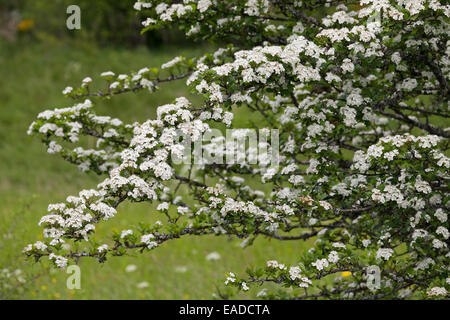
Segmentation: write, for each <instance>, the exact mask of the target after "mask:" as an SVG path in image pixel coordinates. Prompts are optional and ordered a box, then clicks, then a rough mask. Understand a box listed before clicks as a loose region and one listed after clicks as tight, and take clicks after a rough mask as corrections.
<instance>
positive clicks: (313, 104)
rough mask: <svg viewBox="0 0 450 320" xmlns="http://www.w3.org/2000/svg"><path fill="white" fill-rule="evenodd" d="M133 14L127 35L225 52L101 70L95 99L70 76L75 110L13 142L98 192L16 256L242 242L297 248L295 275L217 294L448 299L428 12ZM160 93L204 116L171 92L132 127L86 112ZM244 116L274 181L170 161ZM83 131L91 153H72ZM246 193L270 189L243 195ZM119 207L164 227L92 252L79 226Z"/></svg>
mask: <svg viewBox="0 0 450 320" xmlns="http://www.w3.org/2000/svg"><path fill="white" fill-rule="evenodd" d="M135 9H136V10H138V11H140V12H141V14H142V15H144V16H145V17H147V18H146V19H145V20H144V21H143V25H144V31H145V30H149V29H151V28H160V27H165V26H168V25H178V26H179V27H180V28H181V29H182V30H184V31H185V33H186V35H187V36H188V37H191V38H192V39H199V40H206V39H208V40H212V41H216V42H217V43H220V44H223V43H227V44H229V45H226V46H224V47H223V48H220V49H218V50H217V51H215V52H214V53H213V54H205V55H204V56H202V57H198V58H194V59H187V58H184V57H177V58H175V59H174V60H172V61H170V62H168V63H166V64H164V65H163V66H161V68H159V69H156V68H144V69H142V70H140V71H139V72H135V73H131V74H123V75H115V74H114V73H113V72H105V73H103V74H102V75H101V77H102V78H104V79H105V81H106V82H107V89H106V90H100V91H94V90H93V89H92V88H90V87H91V82H92V79H91V78H86V79H84V80H83V82H82V84H81V86H80V87H79V88H75V89H74V88H70V87H68V88H66V89H65V90H64V94H66V95H67V96H69V97H71V98H73V99H76V100H78V101H77V102H78V103H77V104H75V105H74V106H72V107H69V108H63V109H55V110H50V111H45V112H43V113H41V114H39V115H38V118H37V120H36V121H35V122H34V123H33V124H32V125H31V127H30V129H29V134H32V135H36V136H39V137H40V138H41V139H42V141H43V142H44V143H45V145H46V146H47V147H48V152H49V153H54V154H58V155H60V156H61V157H62V158H63V159H65V160H67V161H69V162H71V163H74V164H76V165H77V166H78V167H79V168H80V169H81V170H83V171H93V172H95V173H97V174H99V175H101V176H104V180H103V182H101V183H100V184H99V185H98V187H97V188H96V189H94V190H83V191H81V192H80V193H79V195H78V196H70V197H68V198H67V200H66V202H64V203H59V204H52V205H50V206H49V208H48V211H49V213H48V215H46V216H44V217H43V218H42V219H41V221H40V225H41V226H43V227H44V228H45V229H44V236H45V241H43V242H40V241H38V242H36V243H34V244H30V245H28V246H27V247H26V248H25V252H26V254H27V255H28V256H30V257H35V258H36V259H40V258H42V257H47V258H48V259H50V260H52V261H53V262H54V263H55V264H56V265H57V266H59V267H65V266H66V265H67V264H68V263H69V261H70V260H74V261H77V260H78V259H79V258H81V257H85V256H86V257H94V258H96V259H98V260H99V261H100V262H103V261H105V260H106V259H107V258H108V257H109V256H119V255H124V254H126V253H127V252H129V251H130V250H133V249H136V250H138V251H139V252H146V251H149V250H153V249H154V248H156V247H158V246H159V245H161V244H162V243H164V242H166V241H168V240H171V239H175V238H180V237H182V236H185V235H199V236H200V235H222V234H226V235H232V236H236V237H239V238H241V239H243V245H244V246H245V245H250V244H251V243H252V242H253V240H254V239H255V238H256V237H258V236H260V237H269V238H273V239H277V240H280V241H305V240H308V239H310V240H312V241H313V243H314V245H313V247H312V248H311V249H310V250H307V251H305V252H299V256H298V262H299V263H298V264H297V265H292V266H287V265H284V264H283V261H277V260H276V259H277V257H268V261H267V265H264V266H260V267H257V268H255V269H252V270H250V271H248V274H247V275H246V276H244V275H241V276H237V275H235V274H234V273H232V272H230V273H229V274H228V275H227V279H226V281H225V283H226V284H227V285H230V286H235V287H237V288H238V289H239V290H243V291H247V290H249V288H250V287H252V286H262V288H264V290H261V291H260V293H259V294H258V296H261V297H264V298H288V299H307V298H353V299H367V298H386V299H389V298H448V297H449V293H448V292H449V290H450V276H449V273H450V269H449V268H450V263H449V262H450V250H449V245H450V240H449V238H450V232H449V230H448V224H449V222H448V210H449V208H450V193H449V181H450V177H449V167H450V159H449V158H448V157H447V156H446V155H448V151H449V137H450V130H449V129H448V127H449V117H450V113H449V106H448V98H449V70H450V69H449V65H450V61H449V51H450V41H449V15H450V6H449V5H448V4H446V2H445V1H438V0H396V1H392V0H361V1H359V2H358V1H333V0H312V1H297V0H292V1H290V0H283V1H277V0H233V1H231V0H220V1H219V0H184V1H182V0H178V1H176V0H172V1H168V0H167V1H160V0H157V1H147V2H142V1H138V2H136V4H135ZM176 80H181V81H186V83H187V85H188V86H189V87H190V88H191V89H192V90H193V91H194V92H196V93H198V94H199V95H200V96H201V97H202V99H203V103H202V104H199V105H192V104H191V103H190V102H189V101H188V100H187V99H186V98H184V97H179V98H176V97H174V98H176V99H175V100H174V102H173V104H169V105H164V106H160V107H159V108H158V109H157V117H156V119H151V120H147V121H144V122H141V123H130V124H124V123H123V122H122V121H120V120H118V119H111V118H110V117H106V116H98V115H96V114H95V113H94V107H93V102H91V100H92V101H93V100H94V99H96V98H97V97H100V98H101V97H111V98H113V97H114V96H115V95H117V94H122V93H126V92H136V91H139V90H148V91H149V92H150V93H151V94H153V92H155V91H156V90H157V89H158V85H159V84H160V83H162V82H168V81H176ZM89 99H91V100H89ZM243 108H247V109H249V110H251V112H252V113H253V114H255V117H256V115H258V117H259V118H258V119H261V120H260V121H257V127H258V128H259V129H262V128H267V129H277V130H278V132H279V145H280V150H279V159H278V160H279V165H278V168H267V167H266V168H263V166H262V165H258V164H236V163H194V161H191V163H190V164H188V165H185V166H184V167H188V169H187V170H186V168H184V169H183V168H182V166H180V165H178V164H175V162H174V158H175V157H176V156H180V155H181V154H183V151H184V150H185V146H184V145H182V144H181V143H180V142H179V141H178V139H177V137H178V133H179V132H180V131H181V132H182V133H183V134H185V135H188V136H189V137H190V138H191V139H192V142H195V141H197V140H199V139H202V137H203V135H204V134H205V133H207V132H209V130H210V128H211V126H212V125H213V124H215V123H223V124H225V125H226V126H228V127H231V128H233V122H232V120H233V115H236V114H239V112H241V110H242V109H243ZM255 126H256V125H255ZM84 136H90V137H92V138H94V139H95V140H96V147H95V148H92V149H84V148H83V147H82V143H81V142H80V141H82V137H84ZM80 139H81V140H80ZM269 142H270V141H269ZM260 164H261V162H260ZM250 181H251V182H252V183H249V182H250ZM258 183H259V184H258ZM262 183H264V184H266V186H267V185H269V186H270V188H271V191H270V192H263V191H261V190H258V189H257V188H253V187H251V186H250V184H251V185H259V186H262ZM181 186H183V187H181ZM261 188H262V187H261ZM124 201H131V202H151V203H154V205H155V208H156V209H155V213H154V214H155V215H156V216H160V220H161V221H163V222H160V221H158V222H157V223H154V224H149V223H146V222H145V221H143V222H142V223H141V224H140V225H139V226H138V227H136V228H133V229H129V230H123V231H122V232H121V233H118V234H115V235H114V236H113V238H112V239H110V240H108V239H105V241H104V242H103V243H95V242H94V241H92V240H91V238H92V236H93V234H94V233H95V226H96V224H98V223H101V222H102V221H103V220H108V219H111V218H114V216H115V215H120V204H121V203H122V202H124ZM75 241H77V242H79V245H78V246H76V247H74V246H67V243H70V242H75ZM64 244H66V245H64ZM74 248H77V249H76V250H75V249H74ZM280 259H282V258H281V257H278V260H280ZM266 283H271V286H269V287H270V288H271V289H272V290H267V287H266V288H265V286H264V285H265V284H266ZM274 284H275V286H276V287H277V288H276V289H275V290H273V288H274V287H273V285H274ZM277 285H278V286H277ZM278 287H279V288H278Z"/></svg>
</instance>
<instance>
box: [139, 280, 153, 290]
mask: <svg viewBox="0 0 450 320" xmlns="http://www.w3.org/2000/svg"><path fill="white" fill-rule="evenodd" d="M149 286H150V284H149V283H148V282H147V281H142V282H139V283H138V284H137V285H136V287H138V288H139V289H144V288H148V287H149Z"/></svg>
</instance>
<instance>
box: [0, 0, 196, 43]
mask: <svg viewBox="0 0 450 320" xmlns="http://www.w3.org/2000/svg"><path fill="white" fill-rule="evenodd" d="M134 2H135V0H120V1H117V0H96V1H92V0H52V1H48V0H1V2H0V37H3V38H6V39H8V40H11V41H12V40H15V39H17V38H21V37H22V38H26V39H27V40H30V39H35V40H40V41H51V42H55V41H64V40H78V41H87V42H95V43H97V44H98V45H99V46H110V45H113V46H118V45H120V46H127V47H134V46H137V45H148V46H159V45H161V44H168V43H177V44H183V41H185V40H184V37H183V36H182V34H180V33H179V32H178V31H177V30H162V31H154V32H149V33H146V34H145V35H141V34H140V30H141V29H142V26H141V24H140V19H139V15H138V14H137V13H136V11H135V10H133V4H134ZM69 5H78V6H79V7H80V8H81V23H82V27H81V30H72V31H71V30H68V29H67V28H66V19H67V17H68V14H67V13H66V9H67V7H68V6H69ZM184 44H187V43H186V42H185V43H184Z"/></svg>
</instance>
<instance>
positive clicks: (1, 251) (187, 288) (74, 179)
mask: <svg viewBox="0 0 450 320" xmlns="http://www.w3.org/2000/svg"><path fill="white" fill-rule="evenodd" d="M202 51H204V48H201V47H199V48H190V49H179V48H175V47H173V48H164V49H155V50H152V49H146V48H137V49H134V50H128V49H120V48H103V49H98V48H91V47H84V46H83V47H80V46H70V45H68V44H52V45H48V44H47V45H44V44H36V43H35V44H28V43H16V44H15V45H10V44H5V43H0V74H1V77H0V150H1V152H0V234H1V235H2V236H1V237H2V238H0V268H9V269H10V270H13V269H16V268H20V269H22V270H23V271H24V273H25V274H26V275H27V276H28V278H30V277H31V278H32V280H31V281H28V282H27V283H26V284H25V287H24V289H22V290H21V291H19V292H18V293H14V294H12V295H6V294H5V293H3V294H4V295H3V297H5V296H6V297H7V298H11V299H210V298H212V294H214V293H216V292H217V291H216V285H218V286H219V287H221V284H222V280H223V279H224V276H225V273H226V272H229V271H233V272H238V273H241V274H242V273H243V272H244V270H245V269H246V268H247V267H248V266H252V265H253V266H255V265H262V264H264V263H265V261H267V260H270V259H274V258H277V259H279V260H280V262H283V263H292V264H295V263H296V262H297V260H296V259H297V258H296V257H298V256H299V253H300V251H301V250H303V249H304V248H305V244H302V243H299V242H284V243H281V242H277V241H269V240H266V239H257V241H256V242H255V244H254V245H253V246H252V247H249V248H245V249H242V248H241V247H240V246H239V243H240V240H237V239H231V238H227V237H201V238H195V237H189V238H183V239H179V240H175V241H171V242H168V243H166V244H164V245H162V246H161V247H160V248H158V249H156V250H154V251H152V252H150V253H148V254H144V255H141V254H136V255H133V256H127V257H121V258H110V259H109V260H108V261H107V262H106V263H104V264H99V263H97V262H96V261H94V260H89V259H85V260H82V261H81V262H80V266H81V271H82V276H81V288H82V289H81V290H69V289H67V288H66V279H67V277H68V275H67V274H66V273H65V272H64V271H61V270H54V269H52V268H50V267H49V265H48V263H47V262H45V261H43V262H39V263H37V264H34V263H33V262H31V261H25V260H24V256H23V255H22V254H21V250H22V248H23V247H24V246H25V245H26V244H28V243H30V242H34V241H36V240H37V239H40V238H41V237H42V235H41V233H42V229H41V228H40V227H38V226H37V223H38V221H39V219H40V217H41V216H42V215H43V214H45V212H46V208H47V205H48V204H49V203H56V202H59V201H63V200H64V199H65V198H66V197H67V196H68V195H71V194H77V193H78V191H79V190H81V189H85V188H91V187H94V186H95V185H96V184H97V183H98V182H100V181H101V180H100V179H101V177H98V176H95V175H89V174H88V175H87V174H84V173H80V172H78V170H77V168H76V167H74V166H72V165H70V164H68V163H66V162H64V161H62V160H61V159H59V158H58V157H55V156H52V155H49V154H47V153H46V149H45V147H44V146H43V145H42V144H41V143H40V142H39V141H38V139H32V138H30V137H29V136H27V134H26V131H27V128H28V126H29V124H30V123H31V122H32V121H33V120H34V119H35V117H36V115H37V114H38V113H39V112H41V111H44V110H46V109H49V108H54V107H64V106H69V105H71V104H72V103H73V101H70V100H67V99H65V98H64V97H63V96H62V94H61V91H62V90H63V89H64V88H65V87H66V86H77V85H78V84H79V83H80V81H81V80H82V79H83V78H84V77H86V76H91V77H92V78H94V79H95V77H98V75H99V74H100V73H101V72H103V71H107V70H111V71H114V72H115V73H116V74H119V73H129V72H130V71H135V70H139V69H140V68H142V67H145V66H156V67H158V66H160V65H161V64H162V63H163V62H166V61H167V60H170V59H172V58H173V57H174V56H177V55H184V56H188V57H190V56H194V55H197V54H199V53H200V52H202ZM182 95H184V96H189V97H190V98H192V97H191V96H190V95H189V94H188V92H187V91H186V88H185V86H184V83H183V82H180V83H175V84H170V85H165V86H164V87H162V88H161V90H160V91H158V92H157V93H155V94H152V95H150V94H148V93H145V92H142V93H139V94H127V95H121V96H118V97H115V98H113V99H111V100H107V101H106V100H103V101H96V106H95V108H96V112H97V113H98V114H108V115H112V116H114V117H119V118H120V119H122V120H125V121H144V120H146V119H148V118H150V117H153V116H154V114H155V110H156V107H157V106H158V105H160V104H164V103H169V102H171V101H172V100H173V99H174V98H176V97H178V96H182ZM193 101H195V98H193ZM247 118H250V117H249V115H248V114H245V113H244V115H243V116H240V117H239V119H238V121H239V122H240V123H244V122H245V121H246V119H247ZM30 199H33V201H32V202H30ZM153 213H154V209H153V207H152V206H151V205H150V204H130V203H126V204H124V205H123V206H121V207H120V208H119V212H118V214H117V216H116V217H115V218H114V219H112V220H111V221H109V222H108V223H105V224H103V225H100V226H99V228H98V232H97V236H96V238H97V239H103V238H107V237H108V236H109V235H110V234H111V230H112V229H114V228H115V229H117V230H122V229H125V228H129V227H130V226H131V225H133V224H134V223H137V222H138V221H152V220H156V217H155V215H154V214H153ZM211 252H218V253H219V254H220V256H221V258H220V260H217V261H208V260H207V259H206V255H207V254H209V253H211ZM130 264H134V265H136V267H137V268H136V270H135V271H134V272H126V271H125V268H126V266H127V265H130ZM142 282H148V286H147V287H145V288H138V286H137V285H138V284H139V283H142ZM1 297H2V295H1V294H0V298H1ZM240 298H246V296H244V295H242V296H240Z"/></svg>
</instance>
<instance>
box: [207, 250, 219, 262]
mask: <svg viewBox="0 0 450 320" xmlns="http://www.w3.org/2000/svg"><path fill="white" fill-rule="evenodd" d="M220 258H221V256H220V254H219V253H218V252H215V251H214V252H211V253H208V255H206V260H208V261H215V260H220Z"/></svg>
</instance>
